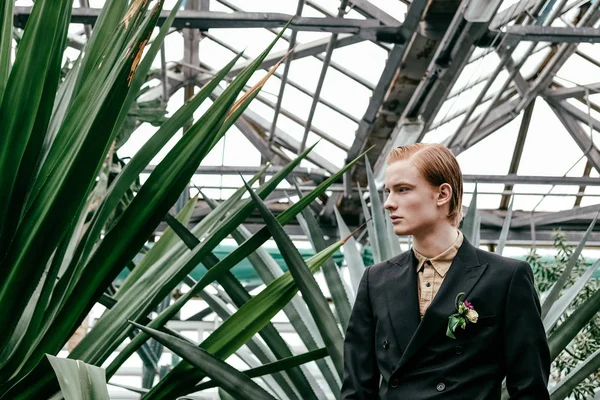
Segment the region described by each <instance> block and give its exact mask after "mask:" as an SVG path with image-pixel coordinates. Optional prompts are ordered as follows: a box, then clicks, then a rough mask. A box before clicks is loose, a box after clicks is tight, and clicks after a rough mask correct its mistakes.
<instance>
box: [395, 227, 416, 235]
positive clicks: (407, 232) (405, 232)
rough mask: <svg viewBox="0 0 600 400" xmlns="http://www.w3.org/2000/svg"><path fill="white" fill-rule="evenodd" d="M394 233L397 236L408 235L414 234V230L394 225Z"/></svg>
mask: <svg viewBox="0 0 600 400" xmlns="http://www.w3.org/2000/svg"><path fill="white" fill-rule="evenodd" d="M394 233H395V234H396V236H408V235H412V231H411V230H410V229H408V228H405V227H400V226H394Z"/></svg>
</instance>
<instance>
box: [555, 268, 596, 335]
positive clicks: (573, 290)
mask: <svg viewBox="0 0 600 400" xmlns="http://www.w3.org/2000/svg"><path fill="white" fill-rule="evenodd" d="M599 266H600V260H596V262H595V263H594V264H592V265H591V266H590V267H589V268H588V269H587V271H585V272H584V273H583V275H581V276H580V277H579V278H578V279H577V281H576V282H575V283H574V284H573V286H571V287H570V288H569V289H567V290H566V291H565V292H564V293H563V294H562V296H560V297H559V298H558V300H556V302H555V303H554V304H553V305H552V308H550V310H549V311H548V314H546V317H544V328H546V333H548V332H550V330H551V329H552V328H553V327H554V325H556V323H557V322H558V320H559V318H560V316H561V315H563V313H564V312H565V311H566V310H567V308H568V307H569V306H570V305H571V303H572V302H573V300H575V298H576V297H577V295H578V294H579V292H581V289H583V287H584V286H585V285H586V284H587V283H588V281H589V280H590V278H591V277H592V275H593V274H594V272H596V271H597V270H598V267H599Z"/></svg>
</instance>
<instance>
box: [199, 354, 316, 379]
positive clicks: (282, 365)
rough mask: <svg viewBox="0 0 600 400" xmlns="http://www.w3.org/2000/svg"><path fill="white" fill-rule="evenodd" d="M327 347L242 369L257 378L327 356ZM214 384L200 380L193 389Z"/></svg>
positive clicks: (247, 374)
mask: <svg viewBox="0 0 600 400" xmlns="http://www.w3.org/2000/svg"><path fill="white" fill-rule="evenodd" d="M327 355H328V354H327V349H326V348H324V347H322V348H320V349H316V350H311V351H308V352H306V353H304V354H300V355H297V356H292V357H287V358H284V359H282V360H277V361H274V362H272V363H269V364H265V365H261V366H260V367H257V368H251V369H247V370H245V371H242V372H243V373H244V374H245V375H246V376H248V377H249V378H257V377H260V376H264V375H269V374H274V373H276V372H281V371H285V370H286V369H289V368H294V367H298V366H300V365H302V364H304V363H307V362H311V361H316V360H318V359H320V358H323V357H327ZM215 386H218V382H215V381H212V380H209V381H206V382H202V383H201V384H199V385H196V387H195V388H194V389H196V390H204V389H210V388H213V387H215Z"/></svg>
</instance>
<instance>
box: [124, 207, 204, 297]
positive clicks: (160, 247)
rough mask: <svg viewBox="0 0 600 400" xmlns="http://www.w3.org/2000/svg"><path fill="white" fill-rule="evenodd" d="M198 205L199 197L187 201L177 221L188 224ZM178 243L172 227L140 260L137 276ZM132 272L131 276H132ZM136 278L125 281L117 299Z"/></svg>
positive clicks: (166, 230) (137, 266) (136, 268)
mask: <svg viewBox="0 0 600 400" xmlns="http://www.w3.org/2000/svg"><path fill="white" fill-rule="evenodd" d="M197 203H198V196H194V197H192V198H191V199H189V200H188V201H187V203H186V204H185V206H184V207H183V208H182V209H181V211H180V212H179V214H178V215H177V217H176V218H177V220H178V221H179V222H181V223H182V224H187V223H188V221H189V220H190V218H191V217H192V214H193V213H194V209H195V208H196V204H197ZM177 241H178V235H177V234H176V233H175V232H173V229H172V228H171V227H169V228H167V229H165V231H164V232H163V234H162V235H161V237H160V239H159V240H158V242H156V244H155V245H154V246H152V248H151V249H150V251H149V252H147V253H146V255H145V256H144V258H142V259H141V260H140V262H139V263H138V264H137V265H136V266H135V270H137V271H138V273H137V274H136V276H138V277H139V276H142V275H143V274H144V272H146V271H147V270H148V268H150V267H151V266H152V264H154V263H155V262H156V261H158V260H159V259H160V258H161V257H162V256H163V255H165V253H166V252H167V251H168V250H169V249H170V248H171V247H172V246H173V245H174V244H175V243H176V242H177ZM132 273H133V272H131V273H130V274H129V275H128V277H127V278H129V276H132ZM136 276H133V278H132V279H127V278H126V279H125V280H124V281H123V283H122V284H121V287H120V288H119V291H118V292H117V293H116V294H115V298H116V299H117V300H118V299H119V296H117V294H119V293H124V292H125V291H127V288H128V287H130V286H131V285H132V283H133V281H134V279H135V277H136Z"/></svg>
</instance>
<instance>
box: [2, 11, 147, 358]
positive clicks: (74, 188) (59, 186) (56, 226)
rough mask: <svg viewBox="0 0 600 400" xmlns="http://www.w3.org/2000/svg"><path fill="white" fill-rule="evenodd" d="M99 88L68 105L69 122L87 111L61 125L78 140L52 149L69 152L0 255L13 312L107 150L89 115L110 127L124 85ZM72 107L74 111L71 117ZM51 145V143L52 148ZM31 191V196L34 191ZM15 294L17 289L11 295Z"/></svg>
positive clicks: (115, 76)
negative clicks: (112, 106)
mask: <svg viewBox="0 0 600 400" xmlns="http://www.w3.org/2000/svg"><path fill="white" fill-rule="evenodd" d="M42 4H44V3H42ZM53 4H54V3H53ZM66 7H68V6H66ZM157 18H158V12H157V11H155V12H154V13H152V15H151V19H154V20H156V19H157ZM146 28H147V29H146V30H144V31H142V32H141V33H140V35H139V37H137V38H136V39H135V40H134V42H141V41H143V40H144V38H145V37H146V36H147V35H149V33H150V29H148V27H147V26H146ZM36 51H37V50H36ZM129 51H130V53H129V54H128V57H124V58H123V59H122V60H120V61H119V65H118V67H116V68H115V69H113V70H111V66H107V67H106V68H107V69H109V70H111V82H118V81H119V80H121V81H123V80H125V81H126V79H127V74H128V73H129V71H130V69H131V67H132V65H133V56H134V55H135V53H134V49H129ZM101 91H102V94H101V95H99V96H98V97H97V98H95V99H94V100H95V102H96V103H98V104H96V103H92V105H90V104H88V103H87V102H84V101H82V102H81V103H79V104H78V108H77V107H74V108H72V109H71V111H73V114H74V116H73V118H71V120H72V121H73V123H74V124H75V123H76V121H79V117H84V116H86V115H87V118H83V121H84V122H85V123H86V124H87V125H86V127H85V128H84V129H81V130H79V129H77V128H80V127H79V126H77V128H76V127H75V126H74V125H71V126H70V127H69V128H65V129H67V130H68V129H74V130H77V131H78V132H79V136H80V137H81V140H79V141H75V142H73V143H70V144H69V146H70V149H71V150H73V151H74V152H68V150H69V149H57V150H56V152H55V153H58V152H63V151H64V152H68V154H69V156H66V157H63V158H62V159H61V160H60V163H59V165H60V168H58V167H57V169H55V170H54V172H53V173H51V174H49V175H48V176H47V177H46V175H44V176H45V177H46V179H45V180H44V183H43V184H42V185H41V188H43V189H44V190H41V191H40V192H39V193H38V196H37V199H36V201H34V202H33V204H32V206H31V207H30V208H29V209H28V210H27V211H26V213H25V215H24V217H23V219H22V221H21V223H20V224H19V227H18V229H17V231H16V234H15V236H14V238H13V241H12V243H11V248H10V250H9V252H8V253H7V254H6V257H5V258H4V261H3V264H4V268H2V271H5V273H7V274H8V276H6V277H5V278H6V279H3V280H2V284H3V286H2V288H1V290H0V302H1V303H2V304H3V305H4V306H6V307H10V308H11V309H13V310H14V311H15V312H19V311H20V310H22V309H23V308H24V302H25V300H24V299H27V298H28V297H29V294H30V293H31V292H32V291H33V288H34V283H35V282H36V281H37V279H35V278H36V277H39V275H40V274H41V270H40V269H39V268H36V267H37V265H40V264H41V265H44V264H45V263H46V262H47V260H48V258H49V257H50V256H51V254H52V253H53V252H54V249H55V247H56V245H57V244H58V243H59V242H60V241H61V239H62V234H63V233H64V231H65V228H66V227H68V226H69V224H71V223H72V219H73V216H74V215H78V214H77V211H78V210H80V209H81V206H82V205H83V204H84V202H85V199H86V196H87V193H88V192H89V190H90V187H91V186H92V184H93V182H94V177H95V176H96V173H97V171H98V169H99V167H100V166H101V165H102V161H103V159H104V156H105V154H106V152H107V138H106V135H102V134H101V132H97V131H99V130H100V122H99V120H96V118H95V117H97V118H99V119H101V120H102V124H103V126H102V128H105V127H110V123H111V112H110V111H111V110H110V106H108V105H107V104H111V103H112V102H116V103H118V102H119V99H120V98H121V97H122V96H124V95H125V93H126V91H127V86H126V85H123V84H117V85H114V86H113V85H112V83H111V84H109V85H107V87H106V88H101ZM94 94H97V93H94V92H92V93H86V96H93V95H94ZM104 100H106V101H107V104H105V103H104ZM88 106H89V108H86V109H85V112H86V113H87V114H86V113H84V112H83V109H82V108H81V107H88ZM78 111H79V112H80V113H79V115H78V116H75V114H77V112H78ZM87 134H89V135H87ZM54 148H56V147H55V146H53V149H54ZM36 182H37V181H36ZM82 182H83V183H82ZM33 193H34V194H35V192H33ZM34 194H32V196H34ZM8 266H10V267H8ZM15 292H19V295H18V296H16V297H15ZM0 320H2V324H1V327H0V332H2V333H7V332H11V331H12V329H13V328H14V322H13V321H12V320H14V319H12V318H11V319H9V320H7V321H4V318H3V315H0ZM2 333H0V337H2V336H3V334H2ZM53 352H54V351H52V353H53ZM43 353H44V352H41V353H40V354H39V355H38V357H41V355H42V354H43Z"/></svg>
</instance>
